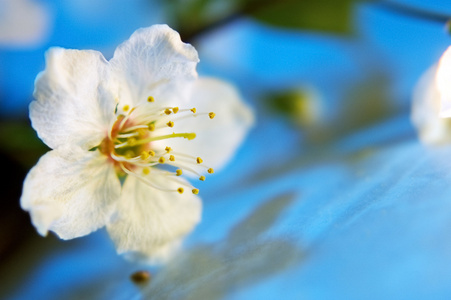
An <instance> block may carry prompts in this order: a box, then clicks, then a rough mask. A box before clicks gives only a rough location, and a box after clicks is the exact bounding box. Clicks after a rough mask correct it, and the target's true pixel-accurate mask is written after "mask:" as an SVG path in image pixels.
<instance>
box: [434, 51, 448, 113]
mask: <svg viewBox="0 0 451 300" xmlns="http://www.w3.org/2000/svg"><path fill="white" fill-rule="evenodd" d="M436 81H437V89H438V91H439V93H440V116H441V117H442V118H449V117H451V84H450V83H451V47H449V48H448V49H447V50H446V51H445V53H443V55H442V57H441V58H440V62H439V66H438V70H437V75H436Z"/></svg>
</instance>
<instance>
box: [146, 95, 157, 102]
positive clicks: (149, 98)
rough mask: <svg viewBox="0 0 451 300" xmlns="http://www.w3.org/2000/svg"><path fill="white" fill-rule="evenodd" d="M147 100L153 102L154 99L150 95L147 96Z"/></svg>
mask: <svg viewBox="0 0 451 300" xmlns="http://www.w3.org/2000/svg"><path fill="white" fill-rule="evenodd" d="M147 102H155V99H154V98H153V97H152V96H149V97H147Z"/></svg>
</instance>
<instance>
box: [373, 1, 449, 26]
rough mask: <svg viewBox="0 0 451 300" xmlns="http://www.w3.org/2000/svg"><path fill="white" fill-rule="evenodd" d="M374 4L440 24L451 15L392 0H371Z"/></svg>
mask: <svg viewBox="0 0 451 300" xmlns="http://www.w3.org/2000/svg"><path fill="white" fill-rule="evenodd" d="M373 3H374V4H375V5H376V6H379V7H381V8H383V9H385V10H389V11H392V12H394V13H398V14H402V15H405V16H408V17H413V18H420V19H424V20H429V21H433V22H437V23H441V24H445V23H447V22H448V21H449V20H450V18H451V16H450V15H448V14H443V13H438V12H433V11H427V10H424V9H421V8H417V7H413V6H409V5H406V4H402V3H397V2H393V1H376V2H373Z"/></svg>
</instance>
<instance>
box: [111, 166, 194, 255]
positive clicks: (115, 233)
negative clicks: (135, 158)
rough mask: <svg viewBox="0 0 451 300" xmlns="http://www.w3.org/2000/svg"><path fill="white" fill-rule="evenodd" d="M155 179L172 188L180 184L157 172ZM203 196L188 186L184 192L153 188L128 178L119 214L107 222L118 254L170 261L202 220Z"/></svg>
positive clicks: (157, 182) (153, 176)
mask: <svg viewBox="0 0 451 300" xmlns="http://www.w3.org/2000/svg"><path fill="white" fill-rule="evenodd" d="M148 176H152V180H153V181H154V182H155V183H156V184H159V185H161V186H162V187H165V188H169V189H177V188H178V187H179V186H180V185H179V184H177V183H174V182H172V181H168V178H167V177H165V176H161V175H155V174H153V173H151V174H149V175H148ZM201 206H202V205H201V202H200V199H199V198H198V197H197V196H196V195H194V194H192V193H191V191H189V190H188V189H187V188H186V189H185V192H184V193H183V194H179V193H177V192H176V191H174V192H163V191H160V190H157V189H154V188H151V187H149V186H147V185H146V184H144V183H143V182H141V181H139V180H138V179H137V178H135V177H130V176H129V177H127V179H126V180H125V183H124V186H123V191H122V196H121V199H120V202H119V205H118V210H117V215H116V216H115V217H114V218H113V219H112V221H111V223H110V224H108V225H107V230H108V233H109V234H110V236H111V238H112V240H113V241H114V242H115V244H116V248H117V251H118V253H120V254H122V253H125V254H126V255H128V257H131V258H132V259H133V258H134V259H136V258H140V259H144V260H146V261H147V262H151V263H161V262H164V261H166V260H167V259H168V258H170V257H171V255H172V254H173V253H174V251H175V250H176V249H177V247H178V245H179V244H180V242H181V240H182V239H183V237H184V236H185V235H186V234H188V233H189V232H190V231H191V230H192V229H193V228H194V226H195V225H196V224H197V223H198V222H199V221H200V216H201V208H202V207H201Z"/></svg>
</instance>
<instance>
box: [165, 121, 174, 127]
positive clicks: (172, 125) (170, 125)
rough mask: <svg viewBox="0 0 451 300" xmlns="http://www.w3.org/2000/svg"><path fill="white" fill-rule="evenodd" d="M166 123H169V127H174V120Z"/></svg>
mask: <svg viewBox="0 0 451 300" xmlns="http://www.w3.org/2000/svg"><path fill="white" fill-rule="evenodd" d="M166 125H168V126H169V127H174V122H172V121H169V122H167V123H166Z"/></svg>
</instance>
